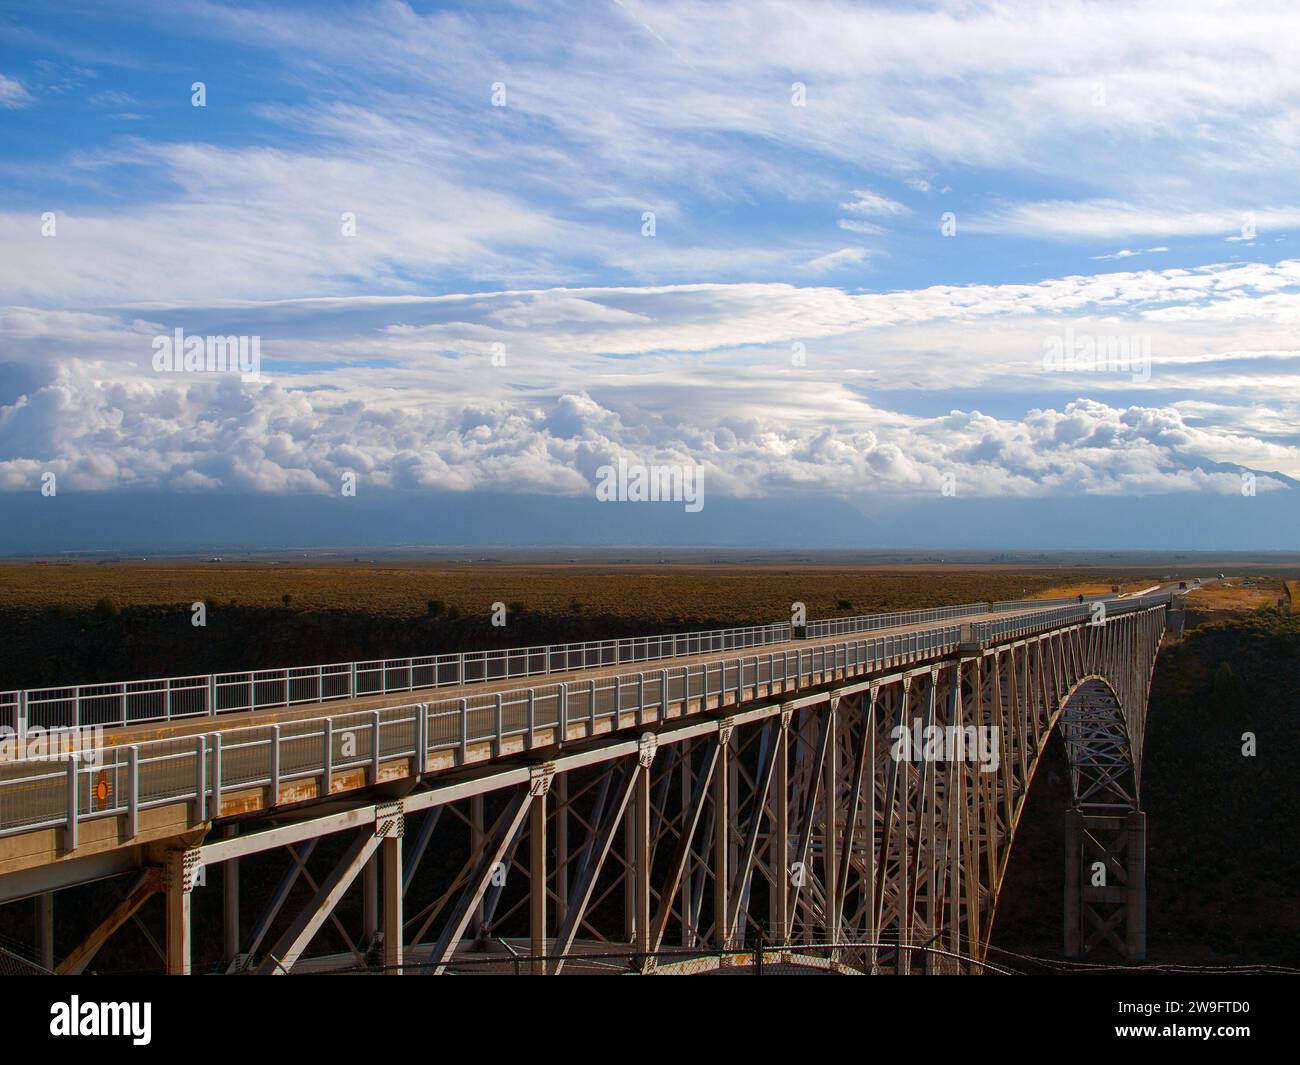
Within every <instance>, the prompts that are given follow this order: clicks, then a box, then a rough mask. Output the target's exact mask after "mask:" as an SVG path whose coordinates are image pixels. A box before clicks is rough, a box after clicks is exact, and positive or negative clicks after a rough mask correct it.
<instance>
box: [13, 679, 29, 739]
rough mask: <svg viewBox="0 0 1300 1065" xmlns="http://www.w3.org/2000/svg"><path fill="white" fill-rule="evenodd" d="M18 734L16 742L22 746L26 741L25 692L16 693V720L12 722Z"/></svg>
mask: <svg viewBox="0 0 1300 1065" xmlns="http://www.w3.org/2000/svg"><path fill="white" fill-rule="evenodd" d="M14 725H15V728H16V729H17V732H18V742H19V744H22V743H23V742H24V741H26V739H27V692H26V691H25V690H24V691H20V692H19V693H18V720H17V721H15V722H14Z"/></svg>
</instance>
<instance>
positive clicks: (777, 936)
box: [768, 710, 794, 946]
mask: <svg viewBox="0 0 1300 1065" xmlns="http://www.w3.org/2000/svg"><path fill="white" fill-rule="evenodd" d="M793 715H794V712H793V711H792V710H782V711H781V724H780V726H779V727H778V728H777V732H776V750H775V751H774V752H773V753H772V757H773V758H775V759H776V765H775V766H774V773H773V777H772V793H771V796H770V799H769V802H770V804H771V810H772V854H771V856H770V861H771V866H772V893H771V900H770V909H769V913H770V917H769V928H768V938H769V939H770V940H771V941H772V942H773V943H777V944H780V945H782V946H784V945H785V941H786V938H787V937H788V936H789V934H790V719H791V717H793Z"/></svg>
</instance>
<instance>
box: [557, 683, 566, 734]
mask: <svg viewBox="0 0 1300 1065" xmlns="http://www.w3.org/2000/svg"><path fill="white" fill-rule="evenodd" d="M568 738H569V685H568V684H567V683H561V684H560V735H559V736H558V737H557V739H558V740H559V742H560V743H563V742H564V741H565V740H567V739H568Z"/></svg>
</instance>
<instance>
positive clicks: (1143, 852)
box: [1125, 810, 1147, 961]
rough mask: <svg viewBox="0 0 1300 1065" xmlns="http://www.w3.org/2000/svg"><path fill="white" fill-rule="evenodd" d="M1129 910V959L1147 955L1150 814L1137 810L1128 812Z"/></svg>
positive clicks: (1127, 943) (1127, 901) (1139, 959)
mask: <svg viewBox="0 0 1300 1065" xmlns="http://www.w3.org/2000/svg"><path fill="white" fill-rule="evenodd" d="M1127 827H1128V847H1127V854H1128V884H1127V885H1126V886H1127V888H1128V896H1127V898H1126V900H1125V902H1126V909H1127V911H1128V915H1127V920H1128V936H1127V940H1126V946H1127V948H1128V950H1127V953H1128V960H1129V961H1146V957H1147V815H1146V814H1145V813H1143V812H1142V811H1140V810H1135V811H1134V812H1133V813H1131V814H1129V815H1128V826H1127Z"/></svg>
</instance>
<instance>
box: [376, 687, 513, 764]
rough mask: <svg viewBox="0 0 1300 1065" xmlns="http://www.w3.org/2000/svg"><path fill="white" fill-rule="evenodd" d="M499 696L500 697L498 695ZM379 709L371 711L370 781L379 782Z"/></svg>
mask: <svg viewBox="0 0 1300 1065" xmlns="http://www.w3.org/2000/svg"><path fill="white" fill-rule="evenodd" d="M498 698H499V697H498ZM379 725H380V721H379V711H378V710H372V711H370V783H371V784H378V783H379Z"/></svg>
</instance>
